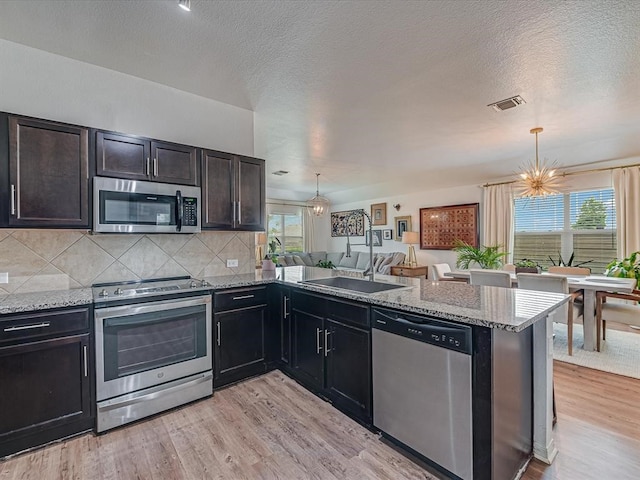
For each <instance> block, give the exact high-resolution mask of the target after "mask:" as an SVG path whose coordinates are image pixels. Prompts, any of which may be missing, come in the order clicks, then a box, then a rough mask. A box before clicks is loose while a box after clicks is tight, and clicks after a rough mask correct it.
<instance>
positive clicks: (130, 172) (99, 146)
mask: <svg viewBox="0 0 640 480" xmlns="http://www.w3.org/2000/svg"><path fill="white" fill-rule="evenodd" d="M96 162H97V168H96V173H97V174H98V175H101V176H104V177H116V178H128V179H130V180H149V179H150V178H151V158H150V143H149V140H146V139H144V138H137V137H130V136H128V135H120V134H118V133H106V132H98V133H97V134H96Z"/></svg>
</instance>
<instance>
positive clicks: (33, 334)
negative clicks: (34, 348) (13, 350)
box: [0, 308, 89, 343]
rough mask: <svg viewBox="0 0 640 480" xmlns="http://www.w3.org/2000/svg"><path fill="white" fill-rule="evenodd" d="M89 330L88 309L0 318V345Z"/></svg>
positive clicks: (32, 313) (31, 313)
mask: <svg viewBox="0 0 640 480" xmlns="http://www.w3.org/2000/svg"><path fill="white" fill-rule="evenodd" d="M87 330H89V309H88V308H77V309H72V310H64V311H57V312H30V313H25V314H20V315H6V316H3V317H0V343H6V342H17V341H22V340H31V339H34V338H41V337H48V336H51V335H59V334H64V333H72V332H79V331H87Z"/></svg>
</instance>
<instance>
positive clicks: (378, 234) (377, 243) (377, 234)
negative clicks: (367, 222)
mask: <svg viewBox="0 0 640 480" xmlns="http://www.w3.org/2000/svg"><path fill="white" fill-rule="evenodd" d="M371 233H373V246H374V247H381V246H382V230H372V231H371ZM364 243H365V245H366V246H367V247H368V246H369V230H367V231H366V232H365V241H364Z"/></svg>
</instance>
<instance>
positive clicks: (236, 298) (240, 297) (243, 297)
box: [233, 295, 255, 300]
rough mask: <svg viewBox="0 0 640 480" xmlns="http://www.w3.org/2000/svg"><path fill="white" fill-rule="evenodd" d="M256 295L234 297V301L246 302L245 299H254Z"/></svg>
mask: <svg viewBox="0 0 640 480" xmlns="http://www.w3.org/2000/svg"><path fill="white" fill-rule="evenodd" d="M253 297H255V295H240V296H239V297H233V300H244V299H245V298H253Z"/></svg>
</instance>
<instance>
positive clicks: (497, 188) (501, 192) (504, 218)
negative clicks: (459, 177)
mask: <svg viewBox="0 0 640 480" xmlns="http://www.w3.org/2000/svg"><path fill="white" fill-rule="evenodd" d="M482 218H483V223H484V228H483V235H482V245H485V246H490V245H502V249H503V251H506V252H509V255H508V256H507V257H506V258H505V263H511V262H512V258H513V192H512V188H511V185H510V184H505V185H491V186H489V187H485V189H484V203H483V208H482Z"/></svg>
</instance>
